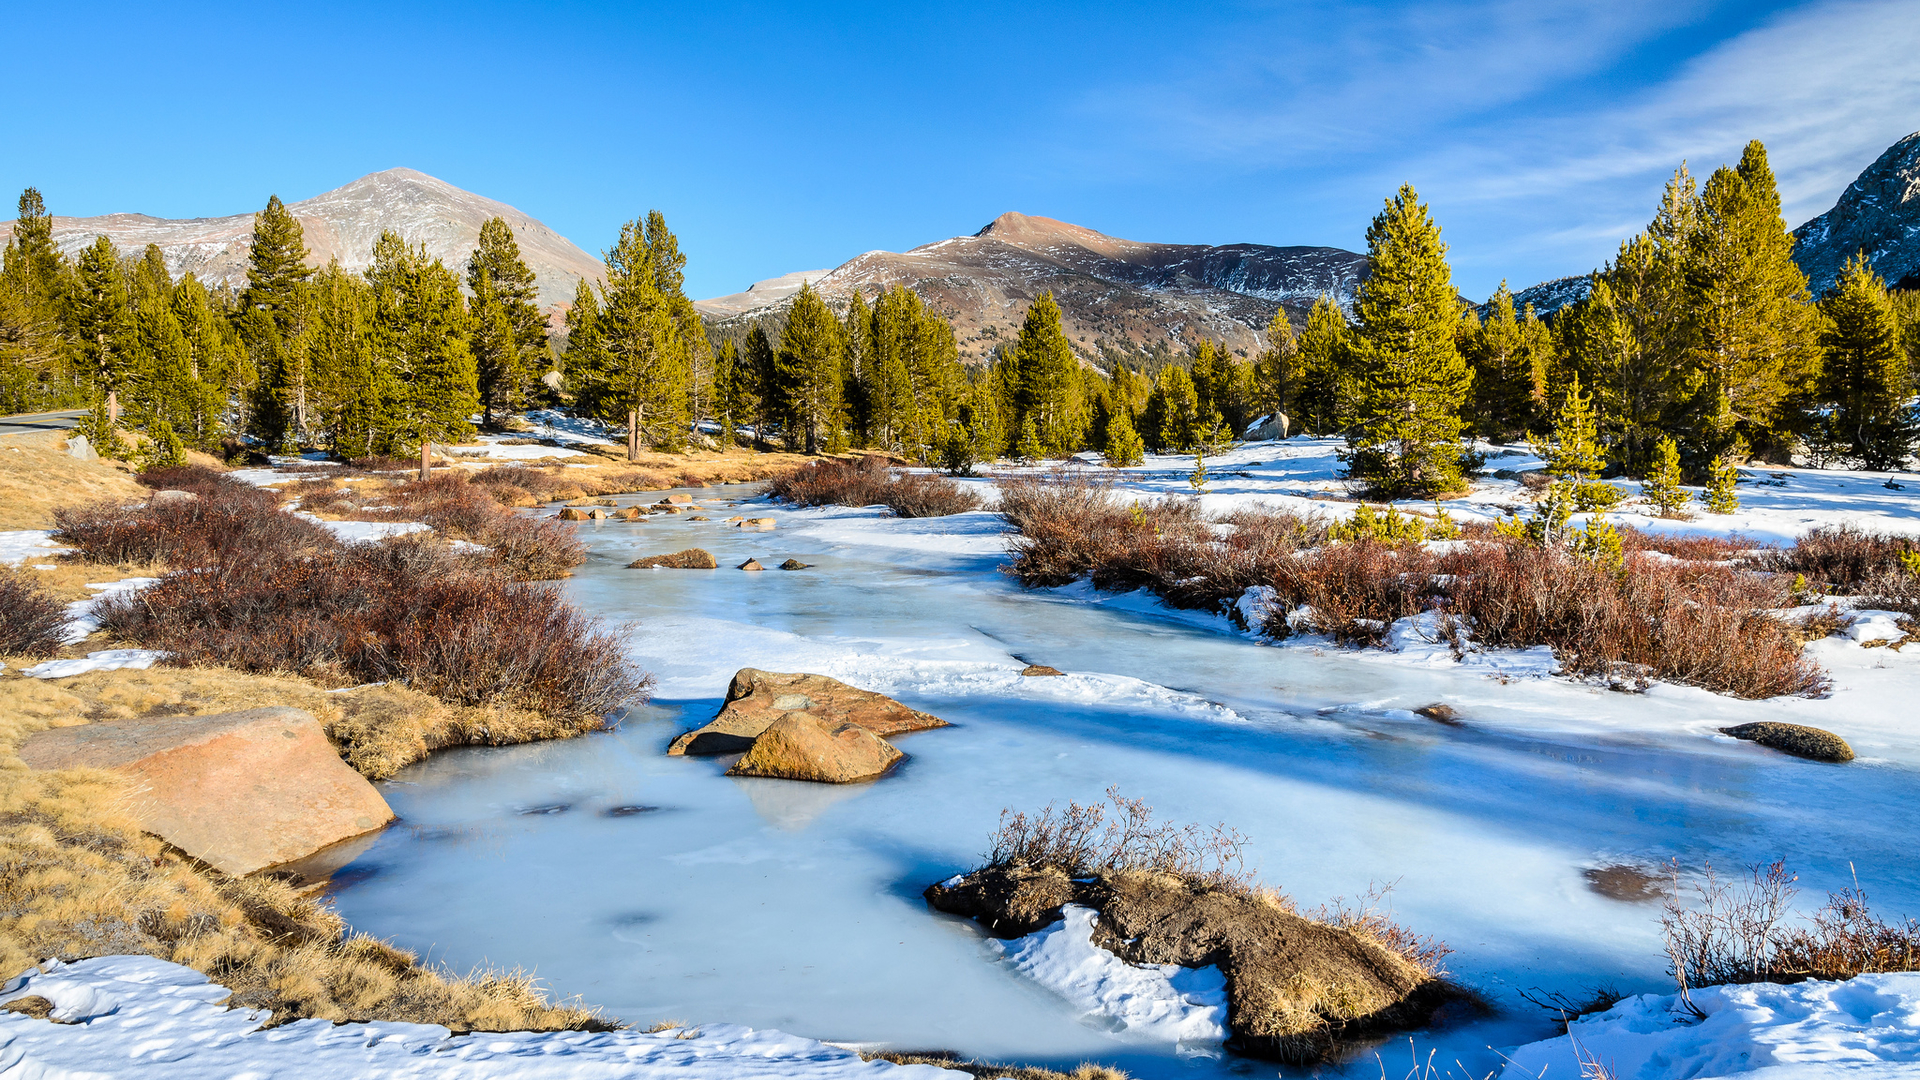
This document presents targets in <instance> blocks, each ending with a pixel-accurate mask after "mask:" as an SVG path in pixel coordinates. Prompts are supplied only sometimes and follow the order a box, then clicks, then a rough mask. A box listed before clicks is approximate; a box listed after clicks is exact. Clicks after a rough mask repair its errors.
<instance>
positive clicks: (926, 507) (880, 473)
mask: <svg viewBox="0 0 1920 1080" xmlns="http://www.w3.org/2000/svg"><path fill="white" fill-rule="evenodd" d="M767 491H768V492H769V493H770V494H772V495H773V496H774V497H775V498H777V499H780V500H782V501H785V502H790V503H792V504H794V505H795V506H876V505H882V504H884V505H885V506H886V507H887V509H889V510H891V511H893V513H894V515H895V516H896V517H904V518H913V517H945V516H947V515H949V514H961V513H965V512H967V511H969V510H978V509H980V505H981V499H980V495H979V493H978V492H975V491H972V490H969V489H967V488H964V487H961V486H960V485H959V484H956V483H954V482H953V481H951V480H948V479H947V478H945V477H942V476H934V475H931V474H928V473H916V472H910V471H907V470H904V469H901V470H896V469H894V467H893V462H892V461H891V460H890V459H889V458H888V457H887V456H886V455H884V454H867V455H864V456H861V457H854V458H827V459H823V460H820V461H815V462H813V463H812V464H809V465H802V466H800V467H799V468H795V469H790V470H788V471H786V472H784V473H782V474H780V475H778V476H776V477H774V479H773V481H772V482H771V483H769V484H768V485H767Z"/></svg>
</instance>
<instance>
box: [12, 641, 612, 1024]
mask: <svg viewBox="0 0 1920 1080" xmlns="http://www.w3.org/2000/svg"><path fill="white" fill-rule="evenodd" d="M10 666H11V665H10ZM263 701H271V702H277V703H280V704H286V705H292V706H295V707H298V708H305V709H308V710H310V711H312V712H314V713H315V714H316V715H318V716H321V717H322V718H323V719H331V720H332V721H333V722H336V723H342V722H352V721H353V720H354V719H355V718H356V717H360V718H364V717H367V716H370V715H374V714H376V713H377V714H378V715H379V716H381V717H384V718H385V719H384V721H381V722H375V723H374V724H373V725H372V726H373V728H374V729H376V730H382V731H385V730H390V729H394V728H397V727H398V726H399V725H398V722H397V721H396V720H394V719H393V717H395V716H398V715H399V714H401V713H402V712H404V711H405V710H406V709H407V708H409V707H411V706H418V705H423V704H425V705H431V706H434V707H437V708H438V709H439V710H441V711H442V714H452V713H457V712H459V711H460V710H455V709H452V708H451V707H449V706H445V705H442V704H441V703H439V702H436V701H434V700H433V699H431V698H427V697H426V696H425V695H418V694H412V693H411V692H410V691H405V690H400V689H398V688H392V687H374V688H366V689H362V690H358V691H355V692H354V693H351V694H327V693H326V692H325V691H324V690H322V689H321V688H320V687H319V686H317V685H315V684H312V683H310V682H307V681H305V680H298V679H290V678H276V677H270V676H260V675H247V674H244V673H240V672H232V671H225V670H223V669H186V670H182V669H172V668H155V669H152V670H149V671H108V672H89V673H87V674H85V675H80V676H75V677H73V678H70V679H63V680H59V681H58V682H57V683H56V682H52V681H43V680H39V679H27V678H21V677H18V676H14V677H6V678H0V971H4V972H6V973H8V974H9V975H11V974H14V973H17V972H20V971H24V970H26V969H27V968H28V967H30V966H32V965H34V964H36V963H39V962H40V961H42V960H45V959H49V958H55V959H62V960H76V959H81V958H84V957H88V956H100V955H106V954H116V953H138V954H145V955H149V956H157V957H160V958H162V959H166V960H171V961H173V962H175V963H180V964H185V965H187V966H189V967H192V968H194V969H195V970H198V971H201V972H204V973H206V974H207V975H208V976H209V977H211V978H213V979H214V980H215V981H217V982H219V983H220V984H221V985H223V986H226V987H228V988H229V989H231V990H232V991H233V992H234V994H233V998H232V999H231V1004H233V1005H235V1006H237V1007H247V1008H260V1009H268V1010H271V1011H272V1013H273V1022H274V1023H285V1022H287V1021H289V1020H294V1019H299V1018H302V1017H319V1018H322V1019H328V1020H335V1021H346V1020H401V1021H410V1022H415V1023H434V1024H443V1025H445V1026H447V1027H449V1028H451V1029H453V1030H455V1031H510V1030H598V1029H605V1028H607V1027H610V1026H612V1025H611V1024H610V1022H609V1021H608V1020H607V1019H606V1018H604V1017H602V1016H601V1015H600V1014H599V1013H598V1012H597V1011H595V1010H589V1009H584V1008H581V1007H579V1006H577V1005H573V1004H570V1003H563V1004H552V1003H550V1002H549V1001H548V1000H547V999H546V996H545V995H544V994H543V993H542V991H541V990H540V988H539V987H538V985H537V984H536V983H535V982H534V981H533V980H532V979H531V978H529V977H528V976H526V975H525V974H523V973H520V972H503V971H492V970H485V971H476V972H473V973H470V974H468V975H465V976H456V975H454V974H452V973H450V972H447V971H445V970H441V969H438V968H432V967H426V966H422V965H421V964H420V963H419V962H418V960H417V958H416V957H414V955H413V954H412V953H410V952H407V951H406V950H403V949H399V948H397V947H395V946H393V945H391V944H389V943H386V942H383V941H379V940H376V939H374V938H369V937H365V936H363V935H353V936H348V935H347V933H346V925H345V923H344V922H343V921H342V920H341V919H340V917H339V916H338V915H337V914H335V913H334V911H333V910H332V908H331V907H329V906H328V905H326V904H325V903H324V902H322V901H319V900H317V899H315V898H314V897H312V896H311V895H309V894H306V893H303V892H301V891H299V890H296V889H295V888H293V887H292V886H290V885H288V884H286V883H284V882H282V881H279V880H276V879H274V878H272V877H264V876H256V877H247V878H233V877H228V876H227V875H224V874H221V873H218V872H217V871H213V870H209V869H207V868H205V867H202V866H200V865H199V864H197V863H195V862H193V861H192V860H191V859H188V858H187V857H185V856H184V855H182V854H181V853H180V852H178V851H175V850H174V849H172V848H170V847H168V846H167V845H166V844H165V843H163V842H162V841H160V840H159V839H157V838H155V837H152V836H149V835H147V834H145V833H143V832H141V831H140V829H139V827H138V826H137V825H136V824H135V823H134V822H133V820H132V819H131V818H129V817H127V816H126V814H125V813H124V810H123V807H124V806H125V804H126V801H127V799H128V797H129V794H130V792H129V789H128V786H127V781H126V780H125V779H124V778H123V777H121V776H119V775H118V774H115V773H110V772H104V771H100V770H91V769H70V770H58V771H46V772H40V771H34V770H30V769H28V768H27V767H26V765H25V763H23V762H22V761H21V760H20V759H19V757H18V756H16V753H15V750H16V748H17V747H18V745H19V743H20V741H21V740H22V739H24V738H26V737H27V736H28V735H31V734H32V733H33V732H35V731H40V730H44V729H47V728H50V727H61V726H68V725H72V724H80V723H88V722H91V721H93V720H104V719H115V718H123V717H133V716H155V715H169V714H179V715H188V714H194V713H204V712H220V711H225V710H228V709H233V708H247V707H252V706H255V705H258V704H259V703H261V702H263ZM445 721H446V716H445V715H440V722H445ZM383 724H384V726H383ZM369 745H371V744H369ZM397 757H398V755H395V756H394V757H391V758H382V759H380V760H381V761H383V762H385V761H390V760H397Z"/></svg>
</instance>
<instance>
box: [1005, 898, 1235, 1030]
mask: <svg viewBox="0 0 1920 1080" xmlns="http://www.w3.org/2000/svg"><path fill="white" fill-rule="evenodd" d="M1061 915H1062V916H1064V917H1063V918H1062V919H1061V920H1060V921H1059V922H1057V923H1054V924H1053V925H1052V926H1049V927H1046V928H1044V929H1041V930H1037V931H1035V932H1033V933H1031V934H1028V935H1027V936H1026V937H1023V938H1019V939H1017V940H1014V941H1010V942H1002V941H994V942H991V943H990V944H991V945H992V947H993V948H995V949H997V950H999V951H1000V952H1001V953H1003V954H1005V956H1006V958H1007V960H1008V962H1010V963H1011V964H1012V965H1013V966H1014V967H1015V968H1016V969H1018V970H1019V971H1021V972H1022V973H1024V974H1026V975H1027V976H1029V977H1030V978H1032V979H1033V980H1034V981H1035V982H1037V983H1039V984H1040V985H1042V986H1044V987H1046V988H1047V989H1049V990H1052V991H1053V992H1054V993H1056V994H1059V995H1060V996H1061V997H1063V998H1066V999H1067V1000H1068V1001H1069V1002H1071V1003H1072V1004H1073V1005H1074V1006H1075V1007H1076V1008H1079V1009H1084V1010H1085V1011H1086V1012H1087V1013H1088V1014H1089V1015H1091V1016H1095V1017H1099V1018H1102V1019H1104V1020H1108V1021H1110V1022H1112V1023H1113V1024H1114V1025H1115V1027H1116V1030H1118V1031H1122V1032H1126V1033H1129V1034H1134V1035H1139V1036H1143V1037H1145V1038H1149V1039H1154V1040H1157V1041H1162V1042H1219V1041H1220V1040H1222V1039H1225V1038H1226V1037H1227V1029H1226V1016H1227V977H1226V976H1225V975H1223V974H1221V972H1220V969H1219V968H1218V967H1212V966H1209V967H1203V968H1183V967H1180V966H1178V965H1175V964H1129V963H1127V962H1126V961H1125V960H1122V959H1120V958H1119V957H1118V956H1115V955H1114V954H1112V953H1110V952H1108V951H1107V950H1105V949H1103V948H1101V947H1100V946H1098V945H1095V944H1094V943H1093V926H1094V922H1095V920H1096V919H1098V918H1099V914H1098V913H1097V912H1095V911H1094V910H1093V909H1092V908H1089V907H1082V906H1080V905H1079V904H1068V905H1067V906H1066V907H1065V908H1063V909H1062V910H1061Z"/></svg>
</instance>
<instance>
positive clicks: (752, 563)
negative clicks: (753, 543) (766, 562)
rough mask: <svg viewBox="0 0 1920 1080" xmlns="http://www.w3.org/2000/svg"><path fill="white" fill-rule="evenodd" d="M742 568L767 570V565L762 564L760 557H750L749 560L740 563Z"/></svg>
mask: <svg viewBox="0 0 1920 1080" xmlns="http://www.w3.org/2000/svg"><path fill="white" fill-rule="evenodd" d="M740 569H742V570H765V569H766V567H764V566H761V565H760V560H759V559H748V560H747V561H746V562H743V563H741V564H740Z"/></svg>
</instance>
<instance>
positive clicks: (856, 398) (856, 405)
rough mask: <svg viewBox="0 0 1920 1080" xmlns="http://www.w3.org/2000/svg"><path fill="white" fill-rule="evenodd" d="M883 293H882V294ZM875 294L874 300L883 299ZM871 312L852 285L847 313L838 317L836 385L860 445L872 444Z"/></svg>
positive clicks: (873, 425)
mask: <svg viewBox="0 0 1920 1080" xmlns="http://www.w3.org/2000/svg"><path fill="white" fill-rule="evenodd" d="M883 296H884V294H883ZM883 296H881V297H875V298H874V299H875V301H876V302H878V301H879V300H881V299H883ZM873 333H874V326H873V312H872V311H871V310H869V309H868V307H867V301H866V298H865V297H863V296H861V295H860V290H858V289H855V290H854V291H853V296H852V297H851V298H849V299H848V300H847V313H846V315H845V316H843V317H842V318H841V320H840V340H841V342H842V343H843V345H844V348H843V349H842V351H841V377H840V385H841V386H843V387H845V397H846V400H845V401H844V403H843V405H844V407H845V410H846V414H847V423H848V424H850V425H851V426H852V428H853V430H854V432H855V437H856V438H857V439H858V440H859V442H860V445H861V446H873V445H875V442H874V435H873V432H874V428H875V427H876V426H877V425H876V424H875V423H874V417H873V403H872V400H871V393H870V390H871V387H870V385H869V383H870V381H871V380H872V378H873Z"/></svg>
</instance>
